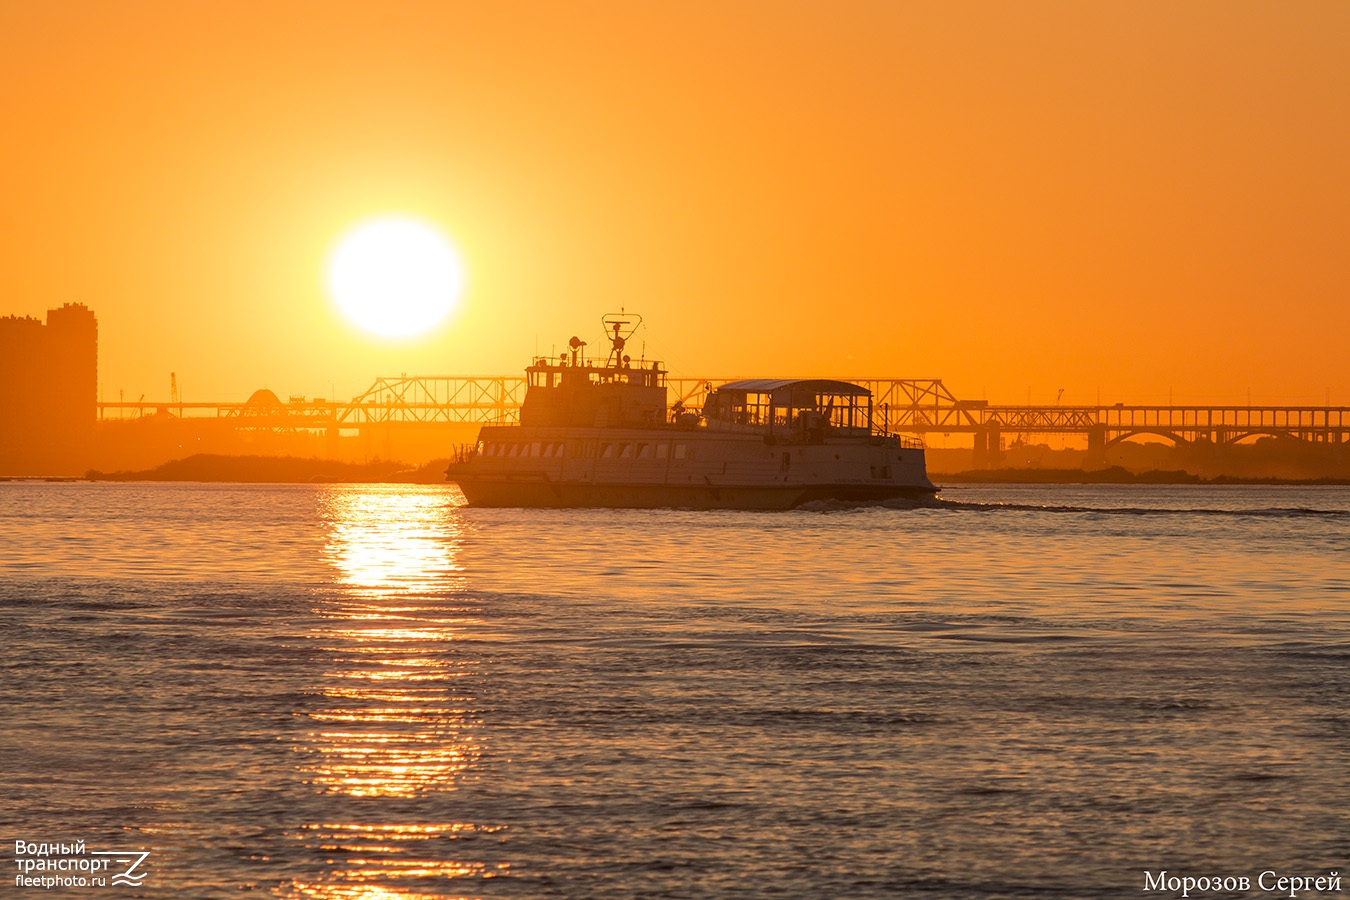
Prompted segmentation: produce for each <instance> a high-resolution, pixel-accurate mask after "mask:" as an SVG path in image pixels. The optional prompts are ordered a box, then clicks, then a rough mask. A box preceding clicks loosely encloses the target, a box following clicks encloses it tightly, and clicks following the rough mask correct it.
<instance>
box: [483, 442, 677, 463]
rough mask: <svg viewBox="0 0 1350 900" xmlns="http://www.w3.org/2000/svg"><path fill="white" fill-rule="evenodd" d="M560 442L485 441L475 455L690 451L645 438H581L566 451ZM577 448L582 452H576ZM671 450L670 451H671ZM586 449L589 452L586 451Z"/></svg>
mask: <svg viewBox="0 0 1350 900" xmlns="http://www.w3.org/2000/svg"><path fill="white" fill-rule="evenodd" d="M566 449H567V445H566V444H565V443H564V442H562V441H520V442H515V441H513V442H509V443H508V442H505V441H484V442H481V443H480V444H479V445H478V454H479V455H480V456H488V457H499V458H500V457H519V456H537V457H543V458H545V459H548V458H553V459H557V458H560V457H563V456H599V457H600V458H601V459H667V458H669V457H671V456H673V457H674V458H675V459H685V458H687V457H689V456H692V454H690V453H689V448H688V447H687V446H686V445H684V444H675V445H673V447H672V445H671V444H668V443H664V442H663V443H651V442H647V441H600V442H599V443H598V444H597V443H596V442H594V441H588V442H587V441H584V442H582V446H581V447H580V448H573V452H571V453H566V452H565V451H566ZM578 449H580V451H581V452H577V450H578ZM672 450H673V452H672ZM588 451H589V452H588Z"/></svg>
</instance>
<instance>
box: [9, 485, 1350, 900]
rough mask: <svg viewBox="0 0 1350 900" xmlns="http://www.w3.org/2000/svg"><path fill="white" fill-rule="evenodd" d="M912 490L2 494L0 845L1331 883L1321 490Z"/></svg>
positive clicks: (761, 892) (1330, 511)
mask: <svg viewBox="0 0 1350 900" xmlns="http://www.w3.org/2000/svg"><path fill="white" fill-rule="evenodd" d="M943 498H944V501H943V503H941V504H939V505H937V506H935V507H933V508H923V509H893V508H888V507H875V506H873V507H841V506H836V505H830V504H825V505H822V506H821V508H818V509H811V510H800V511H796V512H790V513H763V514H759V513H744V512H712V513H709V512H687V511H601V510H594V511H590V510H588V511H524V510H479V509H468V508H465V507H463V506H462V497H460V495H459V494H458V493H457V492H455V491H454V489H453V488H409V487H366V486H361V487H352V486H314V487H310V486H292V487H277V486H251V485H249V486H228V487H219V486H202V485H103V484H99V485H95V484H21V483H10V484H0V627H3V645H2V646H0V675H2V676H3V677H2V678H0V698H3V709H4V715H5V720H4V724H3V727H2V728H0V821H2V822H3V825H4V829H3V834H0V837H4V838H5V839H6V840H7V841H9V843H8V844H7V846H8V847H13V846H14V844H13V843H12V842H13V841H14V840H24V841H31V842H38V841H67V842H69V841H75V840H84V841H85V842H86V844H87V845H88V846H89V847H90V848H91V849H92V848H94V847H96V846H110V847H116V848H122V847H128V848H129V847H140V848H143V849H146V850H150V851H151V855H150V857H149V859H148V861H147V871H148V872H149V874H148V877H146V878H145V880H144V884H143V886H142V887H141V888H139V889H136V891H135V892H134V893H137V894H139V895H141V896H147V897H222V896H232V895H234V894H237V893H238V892H239V891H240V890H242V889H250V888H251V889H253V890H255V891H256V892H260V893H262V894H263V895H272V896H281V897H297V898H306V897H307V898H377V900H378V898H387V900H415V898H431V897H595V898H606V897H729V896H766V897H768V896H781V897H893V896H907V895H911V894H924V895H929V896H936V897H956V898H962V897H972V898H974V897H1005V896H1024V897H1084V896H1104V897H1117V896H1118V897H1136V896H1140V895H1145V896H1159V894H1158V893H1157V892H1154V893H1153V894H1144V893H1143V887H1144V884H1145V882H1144V873H1145V872H1146V871H1151V872H1155V873H1156V872H1158V871H1160V870H1164V869H1165V870H1167V871H1168V872H1169V873H1173V874H1191V875H1197V876H1201V875H1204V876H1209V875H1234V876H1249V877H1255V876H1256V875H1258V874H1259V873H1260V872H1261V871H1263V870H1267V869H1271V870H1276V871H1278V872H1279V873H1280V874H1288V875H1303V874H1314V875H1315V874H1325V873H1327V872H1328V871H1340V872H1345V871H1346V866H1347V864H1350V841H1348V840H1347V837H1346V836H1347V834H1350V827H1347V825H1348V824H1350V823H1348V822H1347V818H1348V815H1347V809H1348V808H1350V786H1348V785H1347V777H1346V773H1347V772H1348V771H1350V711H1348V709H1350V556H1348V555H1347V551H1350V490H1347V489H1345V488H1273V487H1229V488H1213V487H1192V486H1186V487H1151V486H1150V487H1143V486H1132V487H1127V488H1114V487H1102V486H1092V487H1074V486H1064V487H1051V486H1033V487H1014V486H999V485H993V486H980V487H959V488H951V489H948V490H946V491H944V492H943ZM26 890H27V892H28V893H30V894H32V895H34V896H37V895H42V894H43V893H44V892H43V891H42V890H41V889H39V888H28V889H26ZM73 890H74V893H73V894H71V895H72V896H91V897H92V896H99V895H103V894H104V893H106V891H107V890H108V889H103V890H94V889H84V891H83V892H81V891H80V890H79V889H73ZM121 890H122V893H123V895H129V894H130V893H132V891H131V890H130V889H121ZM24 891H25V889H23V888H18V889H16V893H17V894H19V895H23V894H24ZM1253 895H1263V894H1262V892H1260V891H1257V890H1255V887H1254V890H1253ZM1264 895H1267V896H1268V894H1264ZM47 896H57V894H53V893H48V894H47Z"/></svg>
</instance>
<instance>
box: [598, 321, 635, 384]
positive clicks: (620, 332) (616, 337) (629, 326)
mask: <svg viewBox="0 0 1350 900" xmlns="http://www.w3.org/2000/svg"><path fill="white" fill-rule="evenodd" d="M600 322H601V324H603V325H604V326H605V334H606V335H608V337H609V344H610V350H609V360H608V361H607V362H606V363H605V365H606V366H608V367H609V368H612V369H618V368H623V367H624V365H625V363H627V362H628V360H629V358H628V357H626V356H624V354H623V348H624V345H625V344H627V343H628V339H629V338H631V337H632V336H633V332H635V331H637V330H638V327H639V326H640V325H642V316H639V315H637V314H636V313H625V312H624V311H623V310H622V309H620V310H619V311H618V312H617V313H608V314H606V315H605V316H602V317H601V319H600Z"/></svg>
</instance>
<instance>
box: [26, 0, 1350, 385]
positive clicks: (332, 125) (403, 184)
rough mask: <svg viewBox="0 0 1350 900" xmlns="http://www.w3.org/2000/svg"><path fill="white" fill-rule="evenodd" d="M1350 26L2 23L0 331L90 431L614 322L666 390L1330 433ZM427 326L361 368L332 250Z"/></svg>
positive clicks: (781, 9) (977, 6) (871, 13)
mask: <svg viewBox="0 0 1350 900" xmlns="http://www.w3.org/2000/svg"><path fill="white" fill-rule="evenodd" d="M1347 59H1350V4H1347V3H1344V2H1341V0H1334V2H1315V0H1304V2H1299V3H1287V4H1286V3H1271V2H1260V3H1245V2H1236V0H1223V2H1187V3H1176V2H1171V0H1168V2H1157V3H1148V2H1138V0H1129V2H1094V3H1080V2H1069V0H1065V2H1059V3H1036V2H1024V3H1008V4H1005V3H992V2H989V3H972V4H963V3H959V2H952V3H945V2H944V3H909V2H903V0H875V2H861V0H857V2H842V3H821V2H788V0H765V2H734V0H732V2H728V0H717V2H712V0H709V2H695V0H679V2H664V3H658V2H645V0H614V2H581V0H566V2H563V0H558V2H545V0H531V2H520V3H511V2H492V3H482V2H462V3H460V2H452V0H436V2H427V3H400V2H388V3H370V2H359V3H358V2H346V0H322V2H312V3H309V2H307V3H294V2H292V3H288V2H249V0H227V2H217V0H193V2H191V3H184V2H179V0H165V2H148V0H119V2H101V0H98V2H95V0H88V2H67V0H41V2H38V0H8V2H4V3H0V110H3V113H4V131H3V133H4V136H5V139H4V141H3V142H0V198H3V201H0V254H3V255H2V257H0V259H2V263H0V314H13V313H17V314H27V315H36V316H41V315H43V313H44V311H45V310H46V309H47V308H49V307H52V306H59V305H61V304H62V303H65V302H71V301H75V302H83V303H86V304H88V305H89V306H91V307H92V308H94V310H95V311H96V312H97V313H98V316H99V322H100V336H101V342H100V373H99V378H100V381H101V383H102V385H103V394H104V399H107V400H116V399H117V397H118V391H119V389H122V390H125V391H126V394H127V396H128V399H134V398H135V397H137V396H139V395H140V394H146V395H148V397H149V398H151V399H155V398H160V399H167V397H168V392H169V372H171V371H173V372H176V373H178V377H179V379H180V382H181V383H182V386H183V390H184V394H185V398H186V399H188V400H202V401H206V400H213V401H214V400H242V399H244V398H245V397H246V396H247V395H248V394H249V393H250V392H251V391H252V390H254V389H255V388H258V387H264V386H266V387H270V388H272V389H273V390H275V391H276V392H277V393H278V394H280V395H282V396H287V395H295V394H304V395H307V396H315V395H318V396H328V397H332V396H336V397H342V398H346V397H351V396H352V395H354V394H356V393H359V392H360V391H362V390H363V389H364V388H365V387H366V386H367V385H368V384H369V383H370V382H371V381H372V380H373V379H374V378H375V377H376V376H377V375H390V374H395V375H396V374H398V373H401V372H407V373H409V374H428V375H430V374H516V373H518V372H519V371H520V369H521V368H522V366H523V365H524V363H525V362H526V357H528V356H529V355H530V354H532V353H533V352H534V351H535V350H536V348H538V349H540V350H543V351H547V350H549V349H550V348H551V347H554V346H559V347H560V346H561V345H562V344H563V343H564V342H565V341H566V339H567V338H568V337H569V336H571V335H572V334H574V333H580V334H581V336H582V337H583V338H595V337H597V336H598V331H599V326H598V319H599V317H600V315H601V314H602V313H605V312H608V311H611V310H612V309H615V308H617V307H618V306H620V305H626V306H627V307H628V308H629V309H637V310H639V311H640V312H642V313H643V314H644V316H645V317H646V320H647V324H648V342H649V343H648V349H649V350H652V349H655V350H657V351H659V352H660V353H661V354H663V355H665V357H666V358H667V360H668V361H669V362H670V363H671V368H672V369H673V370H674V371H675V372H676V373H677V374H686V375H701V374H713V375H716V374H727V375H764V376H768V375H793V374H831V375H838V376H848V375H859V376H861V375H882V376H928V377H931V376H937V377H941V378H943V379H944V380H945V381H946V382H947V384H948V386H949V387H950V388H951V389H952V390H953V391H954V392H955V393H957V394H958V395H959V396H966V397H971V398H978V397H987V398H988V399H990V400H993V401H996V402H999V401H1004V402H1023V401H1025V400H1027V398H1028V396H1030V397H1031V399H1032V400H1033V401H1037V402H1052V401H1053V400H1054V398H1055V395H1056V393H1057V392H1058V390H1059V389H1060V388H1063V389H1064V398H1063V400H1064V402H1065V403H1093V402H1096V400H1097V398H1098V396H1099V393H1100V397H1101V399H1102V400H1103V401H1105V402H1115V401H1117V400H1123V401H1127V402H1166V401H1167V399H1168V397H1169V393H1170V395H1171V396H1172V398H1173V399H1174V400H1175V401H1176V402H1178V403H1189V402H1196V403H1237V402H1246V400H1247V396H1248V390H1249V389H1250V391H1251V397H1252V399H1253V401H1255V402H1257V403H1263V402H1268V403H1275V402H1291V403H1316V404H1321V403H1324V402H1326V401H1327V399H1328V397H1329V398H1330V400H1331V402H1332V403H1335V404H1348V405H1350V367H1348V366H1347V365H1346V361H1345V358H1346V355H1347V354H1346V343H1347V340H1346V338H1347V334H1348V333H1350V254H1348V253H1347V248H1346V244H1347V237H1348V236H1350V227H1348V226H1350V164H1347V160H1350V65H1347V63H1346V60H1347ZM386 212H402V213H408V214H412V215H416V216H421V217H423V218H425V219H428V220H430V221H432V222H435V223H437V224H438V225H440V226H441V227H443V228H444V229H445V231H446V232H447V233H448V234H449V235H450V236H451V237H452V239H453V240H454V241H455V242H456V243H457V244H458V245H459V247H460V248H461V250H462V253H463V255H464V257H465V262H466V264H467V268H468V276H467V278H468V286H467V291H466V293H465V295H464V297H463V300H462V309H461V311H460V313H459V314H458V315H457V316H456V317H455V318H454V319H453V320H452V321H451V322H450V323H448V324H447V325H446V326H445V327H444V328H442V329H440V330H438V331H437V332H435V333H434V334H432V335H429V336H427V337H425V338H422V339H417V340H413V341H407V342H403V343H398V344H390V343H385V342H380V341H377V340H375V339H373V338H369V337H366V336H364V335H362V334H360V333H358V332H357V331H356V330H354V328H353V327H352V326H350V325H347V324H346V323H345V322H344V320H342V319H341V318H340V317H339V315H338V314H337V313H336V312H335V311H334V309H333V306H332V304H331V302H330V300H329V299H328V297H327V296H326V294H325V292H324V289H323V283H322V267H323V264H324V257H325V254H326V251H327V249H328V248H329V246H330V245H331V244H332V242H333V241H334V240H335V239H336V238H337V236H338V235H339V234H340V233H341V231H342V230H343V229H344V228H345V227H347V226H348V225H350V224H352V223H354V222H357V221H359V220H361V219H362V218H364V217H367V216H371V215H375V214H379V213H386Z"/></svg>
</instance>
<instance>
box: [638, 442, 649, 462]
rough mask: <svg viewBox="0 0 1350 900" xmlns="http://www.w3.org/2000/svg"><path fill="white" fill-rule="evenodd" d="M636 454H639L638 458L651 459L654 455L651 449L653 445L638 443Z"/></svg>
mask: <svg viewBox="0 0 1350 900" xmlns="http://www.w3.org/2000/svg"><path fill="white" fill-rule="evenodd" d="M635 455H636V456H637V458H638V459H651V457H652V449H651V445H650V444H638V445H637V453H636V454H635Z"/></svg>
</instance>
